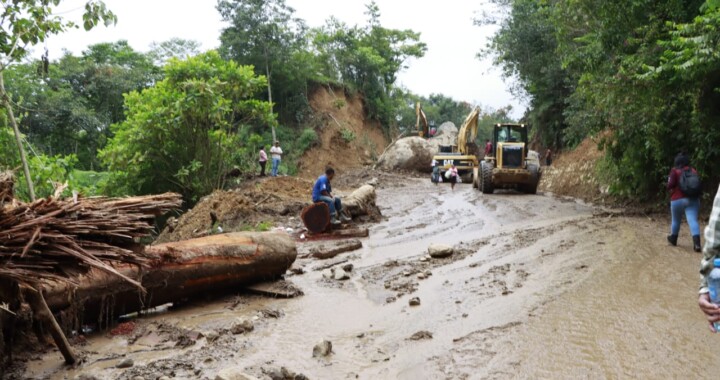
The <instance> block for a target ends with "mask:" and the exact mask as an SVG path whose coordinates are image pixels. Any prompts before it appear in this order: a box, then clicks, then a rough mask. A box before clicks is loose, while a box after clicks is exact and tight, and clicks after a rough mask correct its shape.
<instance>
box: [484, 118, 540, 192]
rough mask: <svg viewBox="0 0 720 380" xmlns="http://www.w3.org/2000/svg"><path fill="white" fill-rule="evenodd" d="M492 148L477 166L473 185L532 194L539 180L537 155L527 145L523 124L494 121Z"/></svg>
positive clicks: (489, 190) (538, 158) (488, 189)
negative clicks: (495, 122) (475, 183)
mask: <svg viewBox="0 0 720 380" xmlns="http://www.w3.org/2000/svg"><path fill="white" fill-rule="evenodd" d="M492 146H493V151H492V153H490V155H487V156H485V158H484V159H483V161H482V162H481V163H480V167H479V168H478V169H477V172H476V174H477V178H478V181H477V187H478V188H479V189H480V190H481V191H482V192H483V194H492V193H493V192H494V191H495V189H517V190H519V191H522V192H524V193H528V194H536V193H537V188H538V183H539V182H540V175H541V174H542V173H541V169H540V156H539V155H538V153H537V152H534V151H531V150H529V149H528V128H527V126H526V125H525V124H496V125H495V127H494V129H493V141H492Z"/></svg>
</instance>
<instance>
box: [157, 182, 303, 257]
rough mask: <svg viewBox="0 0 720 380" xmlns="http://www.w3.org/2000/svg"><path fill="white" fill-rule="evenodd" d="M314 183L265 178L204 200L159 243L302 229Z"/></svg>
mask: <svg viewBox="0 0 720 380" xmlns="http://www.w3.org/2000/svg"><path fill="white" fill-rule="evenodd" d="M312 185H313V183H312V182H310V181H308V180H305V179H302V178H297V177H276V178H261V179H257V180H253V181H247V182H244V183H243V184H242V185H241V187H239V188H237V189H234V190H227V191H226V190H219V191H215V192H214V193H212V194H210V195H208V196H207V197H204V198H202V199H201V200H200V202H199V203H198V204H197V205H196V206H195V207H194V208H193V209H192V210H190V211H188V212H186V213H185V214H183V215H182V216H181V217H180V218H179V219H171V220H169V221H168V226H167V227H166V228H165V230H164V231H163V232H162V233H161V234H160V236H159V237H158V239H157V241H156V243H168V242H173V241H180V240H186V239H192V238H196V237H201V236H206V235H209V234H213V233H218V232H236V231H248V230H267V229H270V228H271V227H274V226H281V227H286V228H287V227H289V228H293V229H296V228H299V227H300V225H301V222H300V220H299V219H298V218H297V216H298V215H299V214H300V211H301V210H302V209H303V207H305V206H306V205H308V204H309V203H310V196H311V193H312Z"/></svg>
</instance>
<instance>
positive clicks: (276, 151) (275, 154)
mask: <svg viewBox="0 0 720 380" xmlns="http://www.w3.org/2000/svg"><path fill="white" fill-rule="evenodd" d="M282 152H283V151H282V148H280V147H279V146H274V147H272V148H270V156H272V158H273V159H275V158H282Z"/></svg>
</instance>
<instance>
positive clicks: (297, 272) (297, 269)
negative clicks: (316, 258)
mask: <svg viewBox="0 0 720 380" xmlns="http://www.w3.org/2000/svg"><path fill="white" fill-rule="evenodd" d="M290 272H291V273H292V274H294V275H297V276H299V275H301V274H305V268H303V267H293V268H290Z"/></svg>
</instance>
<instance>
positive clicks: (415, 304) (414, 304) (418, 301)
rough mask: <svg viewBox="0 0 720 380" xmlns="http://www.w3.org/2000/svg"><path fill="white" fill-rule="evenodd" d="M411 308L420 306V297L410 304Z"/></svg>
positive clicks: (412, 299)
mask: <svg viewBox="0 0 720 380" xmlns="http://www.w3.org/2000/svg"><path fill="white" fill-rule="evenodd" d="M408 304H409V305H410V306H420V297H413V298H411V299H410V301H409V302H408Z"/></svg>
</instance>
